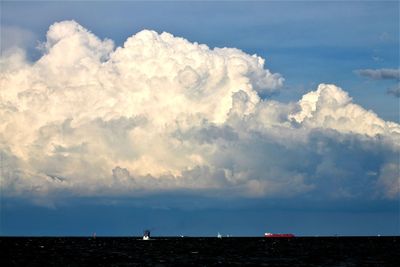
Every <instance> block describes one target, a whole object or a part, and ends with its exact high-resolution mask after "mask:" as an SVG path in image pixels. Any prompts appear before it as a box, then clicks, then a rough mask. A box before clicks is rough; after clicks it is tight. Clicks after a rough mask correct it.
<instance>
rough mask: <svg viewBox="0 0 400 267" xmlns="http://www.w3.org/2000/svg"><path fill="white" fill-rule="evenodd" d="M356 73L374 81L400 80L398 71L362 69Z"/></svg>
mask: <svg viewBox="0 0 400 267" xmlns="http://www.w3.org/2000/svg"><path fill="white" fill-rule="evenodd" d="M356 73H357V74H358V75H361V76H364V77H368V78H371V79H374V80H400V69H375V70H373V69H362V70H356Z"/></svg>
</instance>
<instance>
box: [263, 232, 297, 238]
mask: <svg viewBox="0 0 400 267" xmlns="http://www.w3.org/2000/svg"><path fill="white" fill-rule="evenodd" d="M264 236H265V237H286V238H291V237H294V234H272V233H265V234H264Z"/></svg>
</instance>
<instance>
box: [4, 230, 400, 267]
mask: <svg viewBox="0 0 400 267" xmlns="http://www.w3.org/2000/svg"><path fill="white" fill-rule="evenodd" d="M0 244H1V255H2V256H1V258H2V260H1V262H3V264H5V265H3V264H2V266H71V267H73V266H393V267H394V266H396V267H398V266H400V237H398V236H397V237H295V238H264V237H256V238H255V237H229V238H227V237H224V238H222V239H218V238H214V237H203V238H202V237H196V238H195V237H183V238H181V237H172V238H171V237H155V238H153V239H152V240H141V237H97V238H92V237H1V238H0Z"/></svg>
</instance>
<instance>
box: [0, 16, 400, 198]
mask: <svg viewBox="0 0 400 267" xmlns="http://www.w3.org/2000/svg"><path fill="white" fill-rule="evenodd" d="M43 47H44V48H45V51H44V54H43V56H42V57H41V58H40V59H39V60H37V61H36V62H33V63H29V62H27V61H26V60H25V58H24V56H23V55H22V54H19V52H18V51H16V52H15V53H14V54H12V55H7V56H4V57H2V58H1V64H2V71H1V76H0V118H1V120H0V150H1V155H2V166H3V168H2V177H1V187H2V189H3V192H5V194H7V195H29V194H32V195H43V196H46V195H50V194H55V193H57V192H70V193H74V194H78V195H99V194H124V195H127V194H142V193H146V192H154V191H165V190H178V189H179V190H196V191H198V192H203V193H204V194H209V193H210V192H214V193H215V194H229V195H236V196H253V197H257V196H280V197H282V196H286V197H291V196H296V195H304V194H314V195H319V196H327V195H328V196H330V197H333V198H335V197H340V198H341V197H362V196H364V197H365V196H370V195H374V196H381V197H390V198H393V197H397V195H398V190H397V189H393V187H394V188H396V187H395V185H396V182H397V181H398V179H397V178H396V177H398V170H397V169H396V168H394V167H393V162H396V159H397V157H398V154H399V146H400V144H399V143H400V126H399V125H398V124H396V123H394V122H387V121H384V120H382V119H380V118H379V117H378V116H377V115H376V114H375V113H374V112H372V111H368V110H365V109H363V108H362V107H360V106H358V105H356V104H354V103H353V102H352V99H351V97H349V95H348V94H347V93H346V92H345V91H344V90H342V89H341V88H339V87H337V86H335V85H328V84H321V85H319V86H318V88H317V89H316V90H315V91H311V92H309V93H307V94H305V95H304V96H303V97H302V99H301V100H299V101H298V102H297V103H280V102H276V101H272V100H268V99H262V98H260V95H261V94H263V95H265V94H268V93H273V92H275V91H277V90H279V88H280V87H281V86H282V84H283V78H282V76H281V75H279V74H277V73H272V72H271V71H269V70H268V69H266V68H265V66H264V63H265V62H264V59H262V58H260V57H258V56H256V55H248V54H246V53H244V52H243V51H241V50H239V49H235V48H214V49H210V48H209V47H207V46H206V45H203V44H198V43H191V42H189V41H187V40H186V39H184V38H180V37H175V36H173V35H171V34H169V33H161V34H159V33H156V32H154V31H149V30H144V31H141V32H139V33H137V34H135V35H133V36H131V37H130V38H128V39H127V40H126V42H125V43H124V45H123V46H122V47H115V46H114V44H113V42H112V41H111V40H108V39H105V40H100V39H99V38H98V37H96V36H95V35H94V34H93V33H91V32H90V31H88V30H87V29H85V28H83V27H82V26H81V25H79V24H78V23H76V22H74V21H64V22H60V23H55V24H53V25H52V26H51V27H50V29H49V31H48V33H47V41H46V42H45V43H44V44H43ZM371 173H373V174H376V175H371Z"/></svg>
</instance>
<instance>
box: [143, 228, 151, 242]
mask: <svg viewBox="0 0 400 267" xmlns="http://www.w3.org/2000/svg"><path fill="white" fill-rule="evenodd" d="M149 239H150V230H145V231H144V232H143V240H149Z"/></svg>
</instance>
